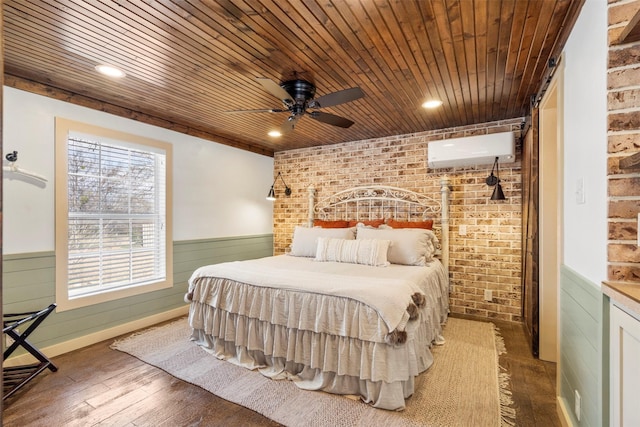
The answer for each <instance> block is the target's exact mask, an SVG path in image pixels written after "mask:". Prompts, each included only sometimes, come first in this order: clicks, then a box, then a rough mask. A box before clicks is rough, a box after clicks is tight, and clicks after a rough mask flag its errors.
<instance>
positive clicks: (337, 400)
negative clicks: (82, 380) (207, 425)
mask: <svg viewBox="0 0 640 427" xmlns="http://www.w3.org/2000/svg"><path fill="white" fill-rule="evenodd" d="M189 335H190V329H189V327H188V324H187V320H186V318H185V319H180V320H178V321H175V322H172V323H169V324H166V325H163V326H160V327H155V328H151V329H148V330H145V331H142V332H140V333H136V334H133V335H132V336H130V337H127V338H124V339H122V340H119V341H116V342H114V344H113V345H112V348H114V349H116V350H120V351H123V352H126V353H129V354H131V355H133V356H135V357H137V358H138V359H140V360H142V361H143V362H146V363H148V364H151V365H153V366H156V367H158V368H160V369H162V370H164V371H166V372H168V373H169V374H171V375H173V376H175V377H177V378H180V379H182V380H184V381H187V382H189V383H191V384H195V385H197V386H200V387H202V388H203V389H205V390H208V391H209V392H211V393H213V394H215V395H217V396H219V397H222V398H223V399H226V400H229V401H231V402H234V403H237V404H239V405H242V406H244V407H247V408H249V409H252V410H254V411H256V412H258V413H260V414H262V415H264V416H266V417H267V418H270V419H272V420H274V421H276V422H278V423H281V424H284V425H286V426H296V427H298V426H369V427H370V426H431V427H436V426H476V427H478V426H487V427H489V426H505V425H506V426H511V425H514V421H515V410H514V409H513V408H512V407H511V405H512V401H511V393H510V391H509V390H508V384H509V377H508V374H507V373H506V372H504V371H502V370H501V368H500V366H499V364H498V357H499V355H500V354H501V353H502V352H504V351H505V348H504V342H503V341H502V337H501V336H500V335H499V334H498V332H497V330H496V328H495V326H494V325H493V324H491V323H485V322H476V321H471V320H463V319H456V318H450V319H449V320H448V322H447V324H446V326H445V329H444V337H445V340H446V342H445V344H444V345H441V346H434V348H433V354H434V363H433V365H432V366H431V368H430V369H429V370H427V371H426V372H423V373H422V374H421V375H419V376H418V378H417V379H416V387H415V388H416V391H415V393H414V395H413V396H411V397H410V398H409V399H408V400H407V408H406V409H405V410H404V411H400V412H393V411H385V410H382V409H375V408H372V407H371V406H369V405H367V404H365V403H362V402H360V401H357V400H353V399H349V398H347V397H344V396H337V395H332V394H328V393H323V392H318V391H307V390H301V389H299V388H298V387H296V386H295V385H294V384H293V383H292V382H291V381H287V380H283V381H275V380H272V379H269V378H266V377H264V376H263V375H262V374H260V373H258V372H256V371H250V370H247V369H244V368H241V367H238V366H235V365H232V364H231V363H227V362H224V361H220V360H218V359H216V358H215V357H214V356H212V355H211V354H209V353H207V352H206V351H204V350H202V349H201V348H200V347H198V346H197V345H196V344H195V343H193V342H191V341H190V340H189Z"/></svg>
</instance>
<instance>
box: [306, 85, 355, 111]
mask: <svg viewBox="0 0 640 427" xmlns="http://www.w3.org/2000/svg"><path fill="white" fill-rule="evenodd" d="M363 96H364V92H363V91H362V89H360V88H359V87H352V88H349V89H344V90H339V91H337V92H332V93H328V94H326V95H323V96H321V97H319V98H316V99H314V100H312V101H311V102H309V107H310V108H323V107H333V106H334V105H338V104H343V103H345V102H351V101H355V100H356V99H360V98H362V97H363Z"/></svg>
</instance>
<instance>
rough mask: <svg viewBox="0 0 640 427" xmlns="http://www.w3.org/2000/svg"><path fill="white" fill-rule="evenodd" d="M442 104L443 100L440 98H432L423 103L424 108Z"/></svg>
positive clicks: (436, 106)
mask: <svg viewBox="0 0 640 427" xmlns="http://www.w3.org/2000/svg"><path fill="white" fill-rule="evenodd" d="M441 105H442V101H440V100H439V99H430V100H428V101H425V102H424V103H423V104H422V108H438V107H439V106H441Z"/></svg>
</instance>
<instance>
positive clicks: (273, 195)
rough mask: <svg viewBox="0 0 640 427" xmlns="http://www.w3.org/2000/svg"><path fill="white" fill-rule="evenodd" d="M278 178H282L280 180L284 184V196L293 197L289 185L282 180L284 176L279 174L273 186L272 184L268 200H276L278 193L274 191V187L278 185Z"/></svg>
mask: <svg viewBox="0 0 640 427" xmlns="http://www.w3.org/2000/svg"><path fill="white" fill-rule="evenodd" d="M278 178H280V180H281V181H282V183H283V184H284V195H285V196H290V195H291V188H289V186H288V185H287V183H286V182H284V178H282V174H281V173H280V172H278V175H276V179H274V180H273V184H271V190H269V195H268V196H267V200H271V201H274V200H275V199H276V192H275V191H274V190H273V186H274V185H276V181H277V180H278Z"/></svg>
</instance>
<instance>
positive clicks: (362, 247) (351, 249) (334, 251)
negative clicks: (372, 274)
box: [315, 237, 391, 267]
mask: <svg viewBox="0 0 640 427" xmlns="http://www.w3.org/2000/svg"><path fill="white" fill-rule="evenodd" d="M390 243H391V242H390V241H389V240H374V239H360V240H346V239H335V238H331V237H319V238H318V247H317V249H316V259H315V260H316V261H335V262H348V263H351V264H364V265H373V266H376V267H386V266H387V265H389V262H388V261H387V251H388V250H389V244H390Z"/></svg>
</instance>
